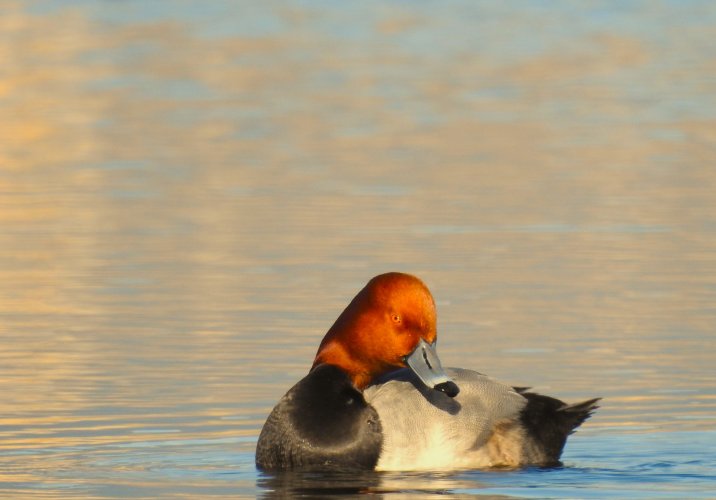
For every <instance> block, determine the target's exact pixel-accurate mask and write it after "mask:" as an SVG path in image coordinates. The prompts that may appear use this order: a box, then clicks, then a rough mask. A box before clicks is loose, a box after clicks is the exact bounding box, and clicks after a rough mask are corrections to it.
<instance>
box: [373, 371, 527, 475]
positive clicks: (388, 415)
mask: <svg viewBox="0 0 716 500" xmlns="http://www.w3.org/2000/svg"><path fill="white" fill-rule="evenodd" d="M446 371H447V373H448V375H449V376H450V377H451V378H452V379H453V380H454V381H455V383H456V384H457V385H458V387H459V388H460V393H459V394H458V395H457V396H456V397H455V398H451V397H449V396H447V395H445V394H444V393H442V392H439V391H435V390H432V389H428V388H426V387H425V386H424V385H423V384H422V383H421V382H420V381H419V380H418V379H417V378H416V377H415V376H414V375H413V374H412V372H410V371H409V370H399V371H397V372H394V373H393V374H391V375H390V376H389V377H387V378H386V379H383V380H381V381H380V382H381V383H380V384H377V385H374V386H371V387H368V388H367V389H366V390H365V392H364V396H365V398H366V401H367V402H368V403H369V404H371V405H372V406H373V407H374V408H375V409H376V410H377V411H378V415H379V417H380V420H381V423H382V427H383V451H382V453H381V456H380V459H379V461H378V465H377V469H379V470H420V469H456V468H474V467H491V466H495V465H518V464H519V463H520V462H521V460H522V455H523V454H524V450H523V448H524V442H525V436H524V431H523V429H522V428H521V426H520V422H519V417H520V412H521V411H522V409H523V408H524V407H525V405H526V403H527V400H526V399H525V398H524V397H523V396H521V395H520V394H519V393H517V392H516V391H515V390H514V389H513V388H512V387H510V386H507V385H505V384H501V383H500V382H497V381H495V380H493V379H491V378H490V377H487V376H485V375H483V374H481V373H478V372H475V371H472V370H465V369H460V368H448V369H446ZM416 389H417V390H416ZM408 450H409V451H408Z"/></svg>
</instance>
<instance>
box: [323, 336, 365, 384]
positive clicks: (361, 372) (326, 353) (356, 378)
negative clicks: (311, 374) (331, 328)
mask: <svg viewBox="0 0 716 500" xmlns="http://www.w3.org/2000/svg"><path fill="white" fill-rule="evenodd" d="M321 364H329V365H335V366H337V367H338V368H340V369H341V370H343V371H344V372H345V373H346V374H347V375H348V376H349V377H350V378H351V380H352V381H353V385H355V386H356V389H359V390H361V391H362V390H363V389H365V388H366V386H368V384H370V382H371V381H372V380H373V378H374V376H375V375H374V374H373V373H371V370H370V369H369V367H367V366H366V365H365V363H363V362H361V361H360V360H359V359H356V358H354V357H353V356H351V354H350V351H349V350H348V349H347V348H346V347H345V346H344V345H343V344H342V343H341V342H340V341H337V340H328V341H327V342H324V343H323V344H321V348H320V350H319V351H318V354H316V359H315V360H314V361H313V366H312V367H311V369H313V368H315V367H316V366H318V365H321Z"/></svg>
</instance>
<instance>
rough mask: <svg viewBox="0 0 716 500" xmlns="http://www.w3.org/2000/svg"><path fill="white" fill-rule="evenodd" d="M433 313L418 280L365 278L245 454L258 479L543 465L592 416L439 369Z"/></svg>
mask: <svg viewBox="0 0 716 500" xmlns="http://www.w3.org/2000/svg"><path fill="white" fill-rule="evenodd" d="M436 343H437V313H436V307H435V301H434V299H433V296H432V294H431V293H430V290H429V289H428V287H427V286H426V285H425V283H423V281H422V280H420V279H419V278H418V277H416V276H414V275H412V274H407V273H400V272H390V273H385V274H381V275H378V276H376V277H374V278H372V279H371V280H370V281H369V282H368V283H367V284H366V285H365V287H364V288H363V289H361V290H360V291H359V292H358V294H357V295H356V296H355V297H354V298H353V300H352V301H351V302H350V303H349V304H348V306H347V307H346V308H345V309H344V310H343V312H342V313H341V314H340V315H339V316H338V318H337V319H336V321H335V322H334V324H333V325H332V326H331V328H330V329H329V330H328V332H327V333H326V334H325V336H324V337H323V340H322V341H321V343H320V345H319V347H318V351H317V352H316V356H315V358H314V360H313V364H312V366H311V368H310V370H309V371H308V373H307V375H306V376H305V377H303V378H302V379H301V380H300V381H298V382H297V383H296V384H295V385H294V386H293V387H291V388H290V389H289V390H288V392H286V394H285V395H284V396H283V397H282V398H281V399H280V400H279V402H278V403H277V404H276V406H275V407H274V408H273V410H272V411H271V412H270V414H269V416H268V418H267V419H266V421H265V423H264V425H263V428H262V429H261V432H260V434H259V437H258V441H257V444H256V455H255V462H256V466H257V468H258V469H259V470H262V471H282V470H293V469H301V470H377V471H421V470H422V471H441V470H461V469H489V468H518V467H525V466H541V467H550V466H558V465H560V464H561V462H560V456H561V454H562V451H563V448H564V446H565V442H566V440H567V437H568V436H569V435H570V434H572V433H573V432H574V431H575V430H576V429H577V428H578V427H579V426H580V425H581V424H582V423H583V422H584V421H585V420H587V419H588V418H589V417H590V416H591V415H592V413H593V411H594V410H596V409H597V408H598V406H597V402H598V401H599V400H600V398H593V399H589V400H586V401H582V402H579V403H574V404H567V403H565V402H563V401H560V400H559V399H556V398H553V397H550V396H544V395H541V394H538V393H535V392H531V391H530V390H529V388H525V387H513V386H510V385H508V384H503V383H501V382H498V381H497V380H494V379H492V378H490V377H488V376H487V375H484V374H482V373H480V372H477V371H474V370H469V369H464V368H443V367H442V364H441V362H440V359H439V357H438V355H437V349H436Z"/></svg>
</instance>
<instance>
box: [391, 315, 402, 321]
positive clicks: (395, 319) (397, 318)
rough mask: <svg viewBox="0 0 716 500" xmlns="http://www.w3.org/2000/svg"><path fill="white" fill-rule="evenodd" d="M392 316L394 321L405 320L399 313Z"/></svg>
mask: <svg viewBox="0 0 716 500" xmlns="http://www.w3.org/2000/svg"><path fill="white" fill-rule="evenodd" d="M390 318H391V319H392V320H393V323H401V322H402V321H403V320H402V319H401V318H400V315H399V314H393V315H392V316H391V317H390Z"/></svg>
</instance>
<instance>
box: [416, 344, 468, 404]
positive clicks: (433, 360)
mask: <svg viewBox="0 0 716 500" xmlns="http://www.w3.org/2000/svg"><path fill="white" fill-rule="evenodd" d="M405 362H406V363H408V366H409V367H410V369H411V370H412V371H413V373H415V375H417V376H418V378H419V379H420V380H421V381H422V382H423V384H425V385H426V386H428V387H430V388H431V389H435V390H437V391H441V392H444V393H445V394H447V395H448V396H450V397H451V398H454V397H455V396H457V394H458V393H459V392H460V388H459V387H458V386H457V384H456V383H455V382H453V381H452V379H450V377H448V376H447V374H446V373H445V371H444V370H443V367H442V366H441V365H440V358H438V353H437V352H435V342H433V343H432V344H428V343H427V342H425V341H424V340H423V339H420V343H419V344H418V346H417V347H416V348H415V350H414V351H413V352H412V353H410V354H409V355H408V356H407V357H406V358H405Z"/></svg>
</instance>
